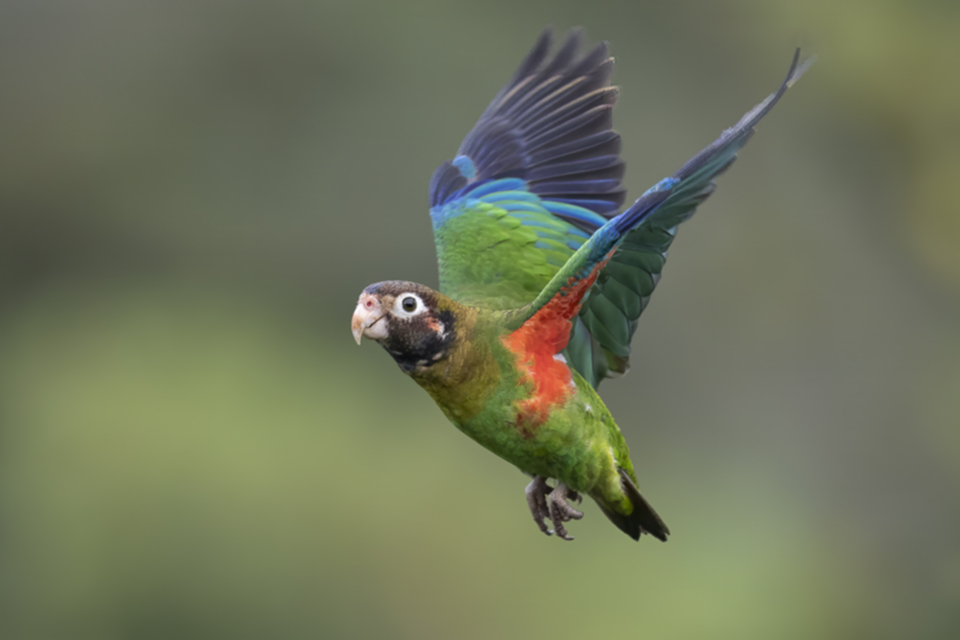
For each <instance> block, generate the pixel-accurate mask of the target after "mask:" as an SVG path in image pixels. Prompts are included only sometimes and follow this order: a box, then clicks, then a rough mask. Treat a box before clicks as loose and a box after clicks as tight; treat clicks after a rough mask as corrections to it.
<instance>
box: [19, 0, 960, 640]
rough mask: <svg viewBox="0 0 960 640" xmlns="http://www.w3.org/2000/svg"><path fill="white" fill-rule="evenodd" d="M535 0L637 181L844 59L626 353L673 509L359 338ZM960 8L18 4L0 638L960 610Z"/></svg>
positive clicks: (519, 626) (267, 633) (529, 34)
mask: <svg viewBox="0 0 960 640" xmlns="http://www.w3.org/2000/svg"><path fill="white" fill-rule="evenodd" d="M548 23H552V24H554V25H556V26H557V27H558V28H559V29H560V30H565V29H566V28H568V27H570V26H573V25H583V26H585V27H587V28H588V32H589V36H590V38H591V39H592V41H596V40H599V39H606V40H609V41H610V42H611V44H612V49H613V52H614V54H615V55H616V56H617V57H618V63H617V70H616V72H615V77H614V79H615V81H616V82H617V84H619V85H621V87H622V95H621V99H620V102H619V105H618V108H617V111H616V123H617V128H618V130H619V131H620V132H621V133H622V134H623V140H624V155H625V157H626V159H627V162H628V173H627V178H626V182H627V184H628V185H629V187H630V188H631V191H632V193H633V194H634V195H639V194H640V193H641V192H642V191H643V190H644V189H645V188H647V187H648V186H649V185H651V184H653V183H654V182H655V181H656V180H658V179H660V178H661V177H662V176H664V175H668V174H669V173H671V172H673V171H674V170H675V169H676V168H677V167H678V166H679V165H680V164H681V163H682V162H683V161H684V160H685V159H686V158H687V157H689V156H690V155H692V154H693V153H694V152H696V151H697V150H698V149H699V148H700V147H702V146H704V145H705V144H707V143H708V142H710V141H711V140H713V138H714V137H715V136H716V135H717V134H718V133H719V132H720V131H721V130H722V129H723V128H724V127H727V126H730V125H731V124H733V123H734V122H736V121H737V119H739V117H740V116H741V115H742V113H744V112H745V111H746V110H747V109H749V108H750V107H752V106H753V105H754V104H756V103H757V102H759V101H760V100H761V99H762V98H764V97H765V96H766V95H767V94H768V93H770V92H771V91H773V90H774V89H775V88H776V87H777V85H778V83H779V82H780V81H781V78H782V77H783V75H784V73H785V72H786V70H787V66H788V64H789V61H790V57H791V55H792V53H793V49H794V47H795V46H798V45H799V46H802V47H803V48H804V50H806V51H809V52H816V53H817V54H818V56H819V61H818V62H817V64H816V65H814V67H813V68H812V69H811V70H810V72H809V73H808V74H807V76H805V77H804V78H803V80H802V81H801V82H800V83H798V84H797V86H796V87H794V89H793V90H791V91H790V92H789V93H788V94H787V96H786V97H785V99H784V100H783V102H782V103H781V104H780V105H779V106H778V107H777V108H776V109H775V110H774V111H773V113H772V114H771V115H770V116H769V117H768V118H767V119H766V120H765V121H764V122H763V123H762V125H761V126H760V129H759V133H758V135H757V136H756V137H755V138H754V139H753V140H752V142H751V143H750V145H749V146H748V147H747V148H746V149H745V150H744V152H743V153H742V154H741V158H740V160H739V161H738V162H737V164H736V165H735V166H734V167H733V169H732V170H731V171H730V172H729V173H728V174H727V175H725V176H724V177H723V178H722V180H721V184H720V189H719V190H718V192H717V193H716V194H715V196H714V197H713V198H712V199H711V200H710V201H709V202H708V203H707V204H706V205H705V206H703V207H702V208H701V210H700V212H699V213H698V215H697V217H696V218H695V219H694V220H693V221H692V222H690V223H689V224H687V225H685V226H684V227H683V229H682V230H681V232H680V234H679V237H678V240H677V242H676V243H675V244H674V248H673V250H672V253H671V257H670V261H669V263H668V266H667V268H666V272H665V277H664V279H663V281H662V282H661V285H660V287H659V289H658V290H657V292H656V294H655V296H654V301H653V303H652V304H651V305H650V307H649V308H648V309H647V311H646V313H645V315H644V317H643V320H642V322H641V326H640V330H639V332H638V335H637V338H636V340H635V351H634V353H635V356H634V368H633V371H632V372H631V373H630V374H629V375H628V376H627V377H626V378H624V379H622V380H617V381H608V382H607V383H605V384H604V385H603V386H602V391H603V393H604V396H605V397H606V399H607V401H608V403H609V405H610V407H611V409H612V411H613V413H614V415H615V416H617V417H618V420H619V423H620V425H621V427H622V429H623V431H624V432H625V434H626V437H627V441H628V442H629V443H630V445H631V447H632V450H633V457H634V461H635V463H636V465H637V468H638V473H639V477H640V481H641V488H642V489H643V491H644V493H645V494H646V495H647V497H649V499H650V500H651V501H652V503H653V504H654V505H656V507H657V508H658V510H659V511H660V513H661V514H662V515H663V517H664V518H665V520H666V521H667V522H668V523H669V525H670V527H671V528H672V530H673V531H674V535H673V537H672V538H671V540H670V542H669V543H667V544H660V543H659V542H656V541H654V540H652V539H644V540H642V541H641V542H640V543H639V544H635V543H633V542H632V541H631V540H629V539H628V538H626V537H625V536H624V535H623V534H621V533H620V532H619V531H617V530H616V529H615V528H614V527H613V526H612V525H610V524H609V523H608V522H607V521H606V519H605V518H603V516H602V515H601V514H600V513H599V511H598V510H597V508H596V507H595V506H593V505H592V504H590V505H587V506H586V512H587V515H586V518H585V519H584V520H583V521H581V522H579V523H574V525H573V526H572V532H573V533H574V534H575V535H576V537H577V540H576V542H573V543H570V544H567V543H562V542H560V541H558V540H556V539H548V538H545V537H544V536H542V535H541V534H540V533H539V532H538V531H537V530H536V528H535V527H534V525H533V524H532V523H531V522H530V518H529V515H528V513H527V509H526V505H525V503H524V500H523V493H522V492H523V487H524V485H525V484H526V479H525V478H524V477H523V476H522V475H521V474H520V473H519V472H517V471H516V470H515V469H514V468H512V467H511V466H509V465H508V464H506V463H505V462H502V461H500V460H499V459H497V458H496V457H494V456H492V455H490V454H489V453H487V452H486V451H484V450H483V449H481V448H480V447H478V446H477V445H475V444H474V443H472V442H470V441H469V440H468V439H467V438H465V437H464V436H462V435H461V434H460V433H458V432H457V431H456V430H455V429H454V428H452V427H451V426H450V425H449V424H448V423H447V422H446V421H445V419H444V418H443V416H442V415H441V413H440V411H439V410H438V409H436V407H435V406H434V405H433V404H432V402H431V401H430V399H429V398H428V397H427V396H426V394H424V393H423V392H422V391H420V390H419V389H418V388H417V387H416V385H415V384H414V383H413V382H411V381H410V380H408V379H407V378H405V377H404V376H403V375H401V374H400V372H399V371H398V370H397V368H396V367H395V366H394V364H393V362H392V360H391V359H390V358H389V356H388V355H387V354H386V353H384V352H383V351H382V350H381V349H378V348H377V347H376V346H375V345H373V344H371V343H366V344H365V345H364V346H363V347H362V348H357V347H356V345H354V344H353V342H352V340H351V336H350V332H349V329H348V323H349V318H350V315H351V313H352V311H353V307H354V304H355V300H356V296H357V294H358V293H359V291H360V289H361V288H362V287H364V286H365V285H367V284H369V283H370V282H375V281H378V280H382V279H410V280H416V281H420V282H423V283H425V284H435V283H436V272H435V262H434V260H435V257H434V250H433V246H432V237H431V231H430V222H429V217H428V215H427V201H426V190H427V181H428V179H429V176H430V174H431V172H432V170H433V169H434V167H435V166H436V165H437V164H439V163H440V162H441V161H442V160H444V159H446V158H450V157H452V155H453V154H454V153H455V150H456V148H457V146H458V144H459V141H460V139H461V137H462V136H463V134H465V133H466V131H467V130H468V129H469V128H470V127H471V126H472V124H473V122H474V121H475V119H476V117H477V116H478V115H479V114H480V112H481V111H482V109H483V108H484V106H485V105H486V103H487V101H488V100H489V99H490V98H491V97H492V96H493V94H494V93H495V92H496V91H497V89H498V88H499V87H500V86H501V84H502V83H503V82H505V81H506V80H507V79H508V78H509V77H510V75H511V74H512V72H513V70H514V68H515V66H516V65H517V63H518V62H519V60H520V59H521V58H522V56H523V55H524V54H525V53H526V51H527V50H528V48H529V47H530V46H531V45H532V43H533V41H534V39H535V38H536V36H537V35H538V33H539V31H540V30H541V29H542V28H543V27H544V26H545V25H546V24H548ZM958 42H960V4H958V3H956V2H950V1H947V0H943V1H936V0H922V1H918V0H903V1H894V0H883V1H878V0H871V1H866V0H860V1H855V0H851V1H846V2H840V3H838V2H836V1H835V0H807V1H806V2H803V3H799V2H767V1H760V0H725V1H723V2H698V1H694V0H674V1H672V2H632V1H631V2H614V1H612V0H594V1H593V2H546V1H530V2H522V3H521V2H515V1H510V2H505V1H502V0H490V1H488V2H483V3H476V2H474V3H467V2H452V1H450V0H407V1H405V2H396V1H388V0H384V1H382V2H344V1H334V0H329V1H326V0H320V1H308V2H296V1H293V0H275V1H273V2H253V1H252V0H234V1H232V2H218V1H213V0H190V1H189V2H187V1H169V2H147V1H135V2H129V1H121V0H87V1H85V2H73V1H69V0H6V1H5V2H3V3H2V4H0V637H2V638H5V639H6V638H10V639H12V640H19V639H33V638H37V639H40V638H43V639H61V638H62V639H71V640H72V639H87V638H89V639H114V638H116V639H126V638H131V639H150V638H216V637H225V638H266V637H270V638H410V639H421V638H423V639H430V638H468V639H472V638H539V637H544V638H553V639H554V640H562V639H565V638H599V637H620V638H632V637H657V638H698V639H699V638H737V639H751V638H757V639H769V638H778V639H779V638H803V639H808V638H844V639H846V638H871V639H874V638H908V637H909V638H957V637H960V189H958V188H957V186H958V177H960V115H958V114H960V81H958V75H957V69H958V68H960V45H958Z"/></svg>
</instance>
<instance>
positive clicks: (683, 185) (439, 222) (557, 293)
mask: <svg viewBox="0 0 960 640" xmlns="http://www.w3.org/2000/svg"><path fill="white" fill-rule="evenodd" d="M583 34H584V32H583V30H582V29H573V30H571V31H570V33H569V35H568V36H567V38H566V39H565V40H564V41H563V43H562V44H561V45H560V46H559V47H558V48H557V49H556V52H555V53H554V54H553V55H552V56H551V55H550V51H551V49H552V46H551V41H552V30H551V29H550V28H547V29H546V30H544V31H543V32H542V33H541V35H540V36H539V38H538V39H537V41H536V43H535V44H534V46H533V48H532V49H531V50H530V52H529V53H528V54H527V56H526V57H525V58H524V59H523V61H522V62H521V64H520V66H519V68H518V69H517V71H516V72H515V73H514V74H513V77H512V78H511V80H510V81H509V82H508V83H507V84H506V85H505V86H504V87H503V88H502V89H501V90H500V92H499V93H497V94H496V96H495V97H494V99H493V101H492V102H491V103H490V104H489V106H488V107H487V108H486V110H484V111H483V113H482V114H481V116H480V118H479V120H478V121H477V123H476V125H475V126H474V127H473V129H471V130H470V132H469V133H468V134H467V136H466V137H465V138H464V140H463V142H462V144H461V145H460V148H459V150H458V152H457V155H456V156H455V157H454V158H453V160H447V161H445V162H443V163H442V164H441V165H440V166H439V167H438V168H437V169H436V171H435V172H434V173H433V176H432V178H431V180H430V186H429V213H430V218H431V221H432V225H433V233H434V240H435V244H436V250H437V261H438V265H439V290H435V289H432V288H430V287H427V286H425V285H422V284H417V283H413V282H406V281H400V280H389V281H383V282H378V283H375V284H371V285H370V286H368V287H366V288H364V289H363V291H362V292H361V294H360V297H359V300H358V302H357V306H356V308H355V310H354V314H353V317H352V321H351V330H352V332H353V336H354V339H355V340H356V342H357V344H358V345H359V344H360V343H361V341H362V339H363V338H367V339H369V340H373V341H375V342H377V343H379V344H380V345H381V346H382V347H383V348H384V349H385V350H386V351H387V353H389V354H390V356H392V357H393V359H394V361H395V362H396V364H397V365H398V366H399V368H400V369H401V371H402V372H403V373H405V374H406V375H408V376H410V377H411V378H413V380H414V381H415V382H416V383H417V384H418V385H419V386H420V387H422V388H423V389H424V390H425V391H426V392H427V393H428V394H429V395H430V397H431V398H432V399H433V400H434V402H435V403H436V404H437V405H438V407H439V408H440V410H441V411H442V413H443V414H444V415H445V416H446V418H447V419H448V420H449V421H450V422H451V423H453V425H454V426H456V427H457V428H458V429H460V431H462V432H463V433H464V434H466V435H467V436H469V437H470V438H472V439H473V440H475V441H476V442H477V443H479V444H480V445H481V446H483V447H485V448H486V449H488V450H489V451H491V452H492V453H494V454H496V455H498V456H500V457H501V458H503V459H504V460H506V461H507V462H509V463H511V464H513V465H514V466H516V467H517V468H519V469H520V471H522V472H523V473H525V474H527V475H528V476H530V477H532V479H531V480H530V482H529V484H528V485H527V486H526V489H525V498H526V502H527V507H528V508H529V510H530V513H531V515H532V516H533V520H534V521H535V522H536V524H537V526H538V527H539V530H540V531H541V532H543V533H545V534H547V535H553V534H556V536H557V537H558V538H561V539H563V540H573V536H571V535H570V534H569V533H568V531H567V524H568V523H570V521H571V520H579V519H581V518H582V517H583V512H582V511H580V510H578V509H577V508H575V507H574V506H573V505H572V504H571V503H576V504H577V505H578V506H579V505H580V504H581V503H582V498H583V495H587V496H589V497H590V498H592V499H593V500H594V502H596V504H597V505H598V506H599V508H600V510H601V511H602V512H603V514H604V515H606V516H607V518H609V519H610V521H611V522H613V524H614V525H616V526H617V527H618V528H619V529H620V530H621V531H623V532H624V533H626V534H627V535H628V536H630V537H631V538H633V539H634V540H639V539H640V536H641V534H648V535H651V536H653V537H654V538H657V539H659V540H661V541H666V540H667V536H668V535H669V533H670V530H669V529H668V528H667V525H666V524H665V523H664V522H663V520H662V519H661V518H660V516H659V515H658V514H657V512H656V511H654V509H653V507H652V506H650V504H649V503H648V502H647V500H646V499H645V498H644V497H643V496H642V495H641V494H640V491H639V489H638V486H639V483H638V481H637V476H636V473H635V470H634V467H633V463H632V462H631V459H630V452H629V448H628V447H627V443H626V441H625V439H624V437H623V435H622V433H621V432H620V428H619V427H618V426H617V423H616V422H615V420H614V418H613V416H612V415H611V412H610V411H609V410H608V409H607V407H606V405H605V404H604V402H603V400H601V398H600V396H599V395H598V392H597V388H598V386H599V384H600V382H601V381H602V380H604V379H606V378H608V377H611V378H612V377H617V376H620V375H622V374H624V373H626V371H627V369H628V367H629V360H630V342H631V339H632V337H633V334H634V332H635V330H636V328H637V323H638V319H639V317H640V314H641V313H642V312H643V310H644V308H645V307H646V306H647V303H648V302H649V299H650V295H651V294H652V292H653V290H654V288H655V287H656V285H657V283H658V281H659V280H660V274H661V272H662V269H663V266H664V264H665V261H666V258H667V250H668V249H669V247H670V245H671V243H672V242H673V239H674V237H675V235H676V231H677V227H678V225H680V223H682V222H685V221H686V220H688V219H689V218H690V217H691V216H692V215H693V213H694V211H695V209H696V208H697V206H698V205H700V204H701V203H702V202H703V201H704V200H705V199H706V198H707V197H708V196H710V194H712V193H713V191H714V189H715V188H716V185H715V182H714V179H715V178H716V177H717V176H718V175H719V174H721V173H723V172H724V171H725V170H726V169H727V168H728V167H729V166H730V165H731V163H732V162H733V161H734V160H735V158H736V156H737V152H738V151H739V150H740V149H741V148H742V147H743V146H744V145H745V144H746V142H747V140H749V139H750V137H751V136H752V135H753V133H754V127H755V126H756V124H757V123H758V122H759V121H760V120H761V119H762V118H763V117H764V116H765V115H767V113H768V112H769V111H770V110H771V109H772V108H773V106H774V105H775V104H776V103H777V102H778V101H779V100H780V98H781V97H782V96H783V94H784V92H785V91H786V90H787V89H788V88H789V87H790V86H791V85H792V84H793V83H794V82H796V81H797V79H799V78H800V76H801V75H802V74H803V73H804V72H805V71H806V69H807V68H808V67H809V66H810V64H812V62H813V58H809V59H807V60H804V61H802V62H801V60H800V50H799V49H797V50H796V52H795V53H794V56H793V61H792V63H791V65H790V69H789V72H788V74H787V77H786V79H785V80H784V81H783V83H782V84H781V85H780V87H779V89H778V90H777V91H775V92H774V93H773V94H771V95H770V96H769V97H767V98H766V99H765V100H764V101H763V102H761V103H760V104H758V105H757V106H756V107H754V108H753V109H751V110H750V111H749V112H747V113H746V115H744V116H743V117H742V118H741V119H740V121H739V122H737V124H736V125H734V126H733V127H731V128H729V129H726V130H724V131H723V132H722V134H721V135H720V137H719V138H717V139H716V140H715V141H714V142H712V143H711V144H710V145H708V146H707V147H705V148H704V149H703V150H701V151H700V152H699V153H697V154H696V155H694V156H693V157H692V158H690V160H688V161H687V162H686V163H685V164H684V165H683V166H682V167H680V169H679V170H678V171H676V172H675V173H673V174H672V175H671V176H669V177H667V178H664V179H663V180H661V181H660V182H658V183H657V184H655V185H654V186H653V187H652V188H650V189H648V190H647V191H646V192H645V193H643V195H642V196H641V197H640V198H639V199H638V200H636V201H635V202H634V203H633V204H631V205H630V206H628V207H626V208H625V209H624V210H623V211H622V212H619V210H620V209H621V207H622V206H623V203H624V201H625V200H626V189H625V188H624V186H623V182H622V181H623V175H624V166H625V165H624V161H623V160H622V159H621V157H620V136H619V134H618V133H616V132H615V131H614V130H613V128H612V126H613V125H612V109H613V106H614V103H615V101H616V99H617V95H618V88H617V87H616V86H613V85H611V84H610V77H611V73H612V71H613V63H614V59H613V58H612V57H611V56H610V55H609V53H608V44H607V43H606V42H602V43H600V44H598V45H596V46H595V47H593V48H592V49H590V50H588V51H587V52H586V53H585V54H583V55H580V49H581V44H582V41H583V38H584V35H583ZM548 523H549V524H548ZM551 526H552V529H551V528H550V527H551Z"/></svg>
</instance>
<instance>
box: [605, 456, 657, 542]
mask: <svg viewBox="0 0 960 640" xmlns="http://www.w3.org/2000/svg"><path fill="white" fill-rule="evenodd" d="M619 471H620V485H621V486H622V487H623V492H624V493H626V494H627V497H628V498H630V502H631V503H632V504H633V513H631V514H630V515H628V516H625V515H622V514H619V513H616V512H614V511H611V510H610V509H607V508H606V507H605V506H603V504H602V503H601V502H599V501H597V504H598V505H599V506H600V510H601V511H603V514H604V515H605V516H607V517H608V518H610V522H612V523H613V524H615V525H617V527H618V528H619V529H620V530H621V531H623V532H624V533H625V534H627V535H628V536H630V537H631V538H633V539H634V540H639V539H640V534H641V533H649V534H650V535H652V536H653V537H654V538H656V539H658V540H662V541H663V542H666V541H667V535H669V534H670V529H668V528H667V525H665V524H664V523H663V520H661V519H660V516H658V515H657V512H656V511H654V510H653V507H651V506H650V503H648V502H647V501H646V500H644V499H643V496H642V495H640V491H639V490H638V489H637V486H636V485H635V484H633V480H631V479H630V476H629V475H627V472H626V471H624V470H623V469H619Z"/></svg>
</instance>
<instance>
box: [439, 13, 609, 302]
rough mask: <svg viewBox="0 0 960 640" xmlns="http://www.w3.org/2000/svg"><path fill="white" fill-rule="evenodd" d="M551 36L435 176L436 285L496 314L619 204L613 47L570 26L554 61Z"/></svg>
mask: <svg viewBox="0 0 960 640" xmlns="http://www.w3.org/2000/svg"><path fill="white" fill-rule="evenodd" d="M550 40H551V33H550V31H549V30H547V31H544V32H543V34H541V36H540V38H539V39H538V40H537V43H536V45H534V47H533V49H532V50H531V51H530V53H529V54H528V55H527V57H526V59H525V60H524V61H523V63H522V64H521V65H520V68H519V69H518V70H517V72H516V73H515V74H514V76H513V78H512V79H511V80H510V82H509V83H507V85H506V86H505V87H503V89H501V91H500V92H499V93H498V94H497V96H496V97H495V98H494V99H493V102H491V103H490V105H489V106H488V107H487V109H486V110H485V111H484V112H483V114H482V115H481V116H480V120H479V121H478V122H477V124H476V125H475V126H474V128H473V129H472V130H471V131H470V133H468V134H467V137H466V138H465V139H464V140H463V143H462V144H461V146H460V149H459V151H458V155H457V156H456V157H455V158H454V159H453V160H452V161H447V162H444V163H443V164H442V165H440V166H439V167H438V168H437V170H436V171H435V172H434V174H433V178H432V179H431V181H430V214H431V217H432V219H433V229H434V237H435V240H436V245H437V257H438V262H439V266H440V290H441V291H442V292H443V293H444V294H446V295H448V296H450V297H451V298H453V299H455V300H458V301H459V302H463V303H465V304H472V305H477V306H484V307H487V308H493V309H511V308H517V307H520V306H523V305H525V304H527V303H529V302H530V301H531V300H533V299H534V298H535V297H536V296H537V294H539V293H540V291H542V290H543V287H544V286H545V285H546V284H547V283H548V282H549V281H550V279H551V278H552V277H553V276H554V275H555V274H556V272H557V271H558V270H559V269H560V268H561V267H562V266H563V265H564V264H566V262H567V261H568V259H569V258H570V257H571V256H572V255H573V254H574V252H575V251H576V250H577V249H579V248H580V247H581V246H582V245H583V243H584V242H586V240H587V239H588V238H589V237H590V235H591V234H592V233H593V232H594V231H595V230H596V229H598V228H599V227H601V226H602V225H604V224H605V223H606V222H607V220H608V219H609V218H610V217H611V216H612V215H613V214H615V213H616V211H617V210H618V209H619V208H620V206H621V205H622V204H623V201H624V198H625V191H624V189H623V187H622V186H621V183H620V181H621V178H622V177H623V171H624V165H623V161H622V160H621V159H620V157H619V152H620V136H619V135H618V134H617V133H615V132H613V131H612V130H611V128H610V127H611V109H612V107H613V103H614V101H615V100H616V97H617V92H616V88H615V87H611V86H610V73H611V71H612V69H613V59H612V58H610V57H609V55H608V53H607V46H606V44H600V45H597V46H596V47H595V48H594V49H592V50H591V51H590V52H588V53H587V54H586V55H585V56H583V57H582V58H579V59H578V58H577V50H578V49H579V46H580V42H581V40H582V32H581V31H579V30H574V31H572V32H571V33H570V35H569V37H568V38H567V40H566V42H565V43H564V44H563V45H562V46H561V47H560V49H559V50H558V51H557V53H556V55H554V56H553V58H552V59H548V51H549V48H550Z"/></svg>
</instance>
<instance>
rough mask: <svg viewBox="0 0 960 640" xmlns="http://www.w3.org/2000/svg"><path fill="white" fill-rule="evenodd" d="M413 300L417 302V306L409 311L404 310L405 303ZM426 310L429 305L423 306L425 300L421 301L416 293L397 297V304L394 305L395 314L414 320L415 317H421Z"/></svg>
mask: <svg viewBox="0 0 960 640" xmlns="http://www.w3.org/2000/svg"><path fill="white" fill-rule="evenodd" d="M411 298H412V299H413V300H414V301H415V302H416V306H414V307H413V309H411V310H409V311H408V310H406V309H404V308H403V303H404V302H406V301H407V300H409V299H411ZM426 310H427V305H425V304H423V300H421V299H420V296H418V295H417V294H415V293H401V294H400V295H399V296H397V300H396V302H394V303H393V312H394V313H395V314H396V315H397V316H398V317H400V318H412V317H413V316H418V315H420V314H421V313H423V312H424V311H426Z"/></svg>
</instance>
